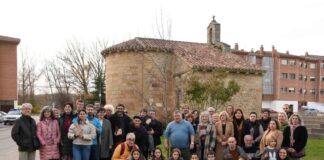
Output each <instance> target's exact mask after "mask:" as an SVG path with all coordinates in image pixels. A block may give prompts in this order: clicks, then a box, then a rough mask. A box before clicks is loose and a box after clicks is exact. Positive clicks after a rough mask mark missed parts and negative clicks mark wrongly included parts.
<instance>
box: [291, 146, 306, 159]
mask: <svg viewBox="0 0 324 160" xmlns="http://www.w3.org/2000/svg"><path fill="white" fill-rule="evenodd" d="M304 156H305V149H304V148H303V149H302V150H300V151H299V152H290V157H291V158H301V157H304Z"/></svg>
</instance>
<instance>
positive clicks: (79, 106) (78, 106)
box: [74, 99, 84, 114]
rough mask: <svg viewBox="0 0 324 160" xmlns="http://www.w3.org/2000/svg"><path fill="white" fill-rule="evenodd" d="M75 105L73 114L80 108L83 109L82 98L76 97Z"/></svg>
mask: <svg viewBox="0 0 324 160" xmlns="http://www.w3.org/2000/svg"><path fill="white" fill-rule="evenodd" d="M75 105H76V110H75V112H74V114H77V113H78V112H79V111H80V110H83V109H84V102H83V100H82V99H77V100H76V101H75Z"/></svg>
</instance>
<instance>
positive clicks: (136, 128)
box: [129, 116, 148, 153]
mask: <svg viewBox="0 0 324 160" xmlns="http://www.w3.org/2000/svg"><path fill="white" fill-rule="evenodd" d="M129 132H133V133H134V134H135V136H136V139H135V144H137V145H138V146H139V149H140V150H141V152H142V153H143V152H145V151H147V149H148V148H147V146H148V135H147V130H146V128H145V127H144V126H143V125H142V118H141V117H140V116H134V117H133V122H132V124H131V125H130V129H129Z"/></svg>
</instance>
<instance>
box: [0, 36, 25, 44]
mask: <svg viewBox="0 0 324 160" xmlns="http://www.w3.org/2000/svg"><path fill="white" fill-rule="evenodd" d="M1 41H2V42H11V43H16V44H18V43H19V42H20V39H18V38H12V37H7V36H1V35H0V42H1Z"/></svg>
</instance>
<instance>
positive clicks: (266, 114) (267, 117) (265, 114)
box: [259, 109, 279, 131]
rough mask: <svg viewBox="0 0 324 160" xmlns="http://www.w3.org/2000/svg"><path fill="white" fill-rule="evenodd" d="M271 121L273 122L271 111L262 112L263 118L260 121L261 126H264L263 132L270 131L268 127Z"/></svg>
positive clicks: (264, 110)
mask: <svg viewBox="0 0 324 160" xmlns="http://www.w3.org/2000/svg"><path fill="white" fill-rule="evenodd" d="M270 121H271V117H270V110H269V109H263V110H262V118H261V119H260V121H259V122H260V124H261V125H262V128H263V131H266V130H267V129H268V125H269V122H270ZM278 127H279V126H278Z"/></svg>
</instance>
